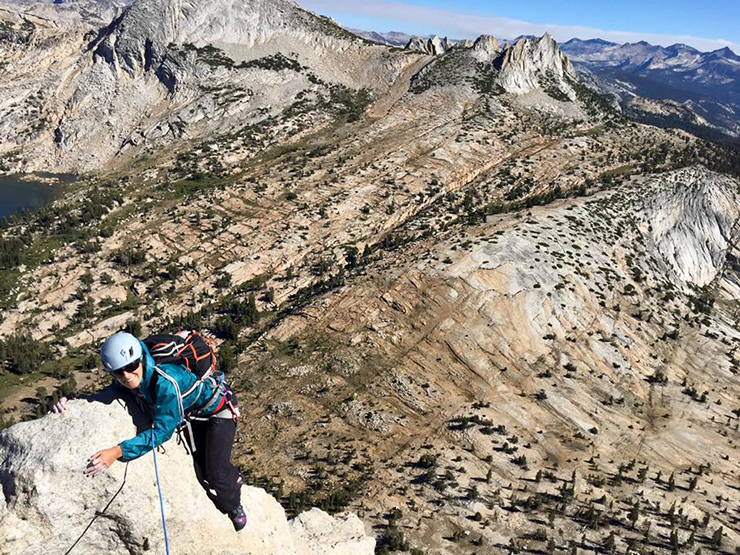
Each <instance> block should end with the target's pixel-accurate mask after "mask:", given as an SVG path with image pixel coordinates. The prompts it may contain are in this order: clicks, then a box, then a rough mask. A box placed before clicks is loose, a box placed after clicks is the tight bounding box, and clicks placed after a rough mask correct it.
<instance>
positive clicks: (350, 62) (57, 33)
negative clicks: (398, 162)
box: [0, 0, 414, 171]
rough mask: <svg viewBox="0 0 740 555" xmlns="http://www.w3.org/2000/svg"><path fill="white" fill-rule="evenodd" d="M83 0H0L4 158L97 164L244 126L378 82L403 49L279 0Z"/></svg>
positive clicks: (404, 59)
mask: <svg viewBox="0 0 740 555" xmlns="http://www.w3.org/2000/svg"><path fill="white" fill-rule="evenodd" d="M85 6H86V4H85V3H79V4H78V3H72V4H69V5H66V4H65V5H63V6H61V7H57V6H56V5H41V6H39V7H33V6H31V7H26V6H15V5H12V6H10V7H9V8H8V9H0V24H2V29H3V33H2V34H0V48H2V50H0V61H2V62H3V64H4V65H3V69H4V72H3V75H2V76H0V92H2V95H1V96H3V97H4V99H3V100H2V101H0V122H1V123H0V157H2V158H4V160H1V162H2V166H3V167H4V168H5V169H15V170H34V169H44V170H64V171H84V170H94V169H99V168H100V167H101V166H103V165H105V164H106V163H107V162H109V161H110V160H111V159H113V158H115V157H123V156H131V155H135V154H136V153H139V152H141V150H143V149H145V148H155V147H157V146H160V145H162V144H165V143H168V144H169V145H170V146H171V143H172V141H173V139H175V140H176V139H178V138H181V137H188V138H191V139H192V138H194V137H200V136H205V135H208V134H210V133H214V132H216V133H224V132H226V130H225V129H224V128H223V121H222V118H224V116H228V121H229V125H230V126H231V128H232V131H233V130H235V129H241V128H243V127H244V126H245V125H249V124H253V123H255V122H256V121H260V120H263V119H266V118H267V117H269V116H275V115H279V114H281V112H282V110H283V109H284V108H286V107H288V106H290V105H292V104H293V103H295V102H298V101H299V100H300V98H302V97H303V96H305V95H307V94H310V96H311V98H315V95H323V96H325V97H326V96H330V88H331V85H336V84H339V85H341V86H343V87H346V88H349V89H361V88H367V89H369V90H372V91H382V90H385V88H387V87H389V86H391V85H392V83H393V82H394V81H395V79H396V77H397V76H398V74H399V72H401V71H402V70H403V68H404V67H405V65H406V64H408V63H411V62H413V61H414V57H413V56H409V55H408V54H403V53H400V52H393V51H392V50H391V49H389V48H386V47H382V46H379V45H371V44H368V43H367V42H365V41H363V40H361V39H360V38H358V37H356V36H354V35H352V34H351V33H349V32H347V31H344V30H343V29H342V28H340V27H339V26H337V25H336V24H334V23H333V22H331V21H330V20H328V19H326V18H323V17H320V16H316V15H314V14H312V13H310V12H308V11H306V10H304V9H302V8H301V7H299V6H298V5H297V4H295V3H294V2H291V1H289V0H279V1H276V2H271V1H265V0H250V1H248V2H237V1H235V0H208V1H206V2H194V1H188V0H186V1H175V0H168V1H159V0H136V1H135V2H134V3H133V4H132V5H131V6H129V7H127V8H125V9H124V11H123V13H121V15H120V16H118V17H116V18H115V19H113V21H110V20H108V21H105V22H104V21H103V20H102V19H101V18H102V17H103V15H104V14H106V13H107V14H111V13H113V12H111V11H110V10H108V11H105V10H103V11H100V12H99V13H98V14H97V15H96V16H95V17H94V18H91V17H88V16H86V15H84V14H85V13H87V12H85V9H86V8H85ZM55 9H57V10H61V11H60V13H64V14H66V15H65V17H66V19H65V24H64V25H58V24H57V23H56V20H55V13H54V10H55ZM75 10H79V11H78V12H76V11H75ZM73 16H75V17H73ZM4 37H5V38H4ZM11 39H12V40H11ZM6 45H7V47H6ZM299 95H301V96H299ZM31 100H32V101H31Z"/></svg>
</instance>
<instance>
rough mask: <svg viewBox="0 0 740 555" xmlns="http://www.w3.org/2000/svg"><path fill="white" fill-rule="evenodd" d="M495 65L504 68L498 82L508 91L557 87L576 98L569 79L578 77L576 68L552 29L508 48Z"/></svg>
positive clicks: (571, 98)
mask: <svg viewBox="0 0 740 555" xmlns="http://www.w3.org/2000/svg"><path fill="white" fill-rule="evenodd" d="M496 65H497V66H498V67H499V68H500V71H501V73H500V75H499V83H500V84H501V86H502V87H503V88H504V89H505V90H506V91H507V92H512V93H520V94H521V93H526V92H529V91H531V90H534V89H537V88H545V89H546V90H547V89H558V90H560V91H561V92H562V93H563V94H564V95H565V96H567V97H568V98H569V99H570V100H573V99H575V92H574V91H573V88H572V86H571V85H570V83H569V80H570V81H576V80H577V77H576V72H575V70H574V69H573V66H572V65H571V63H570V61H569V60H568V58H567V57H566V56H565V54H563V53H562V52H561V51H560V49H559V48H558V45H557V43H556V42H555V40H554V39H553V38H552V37H551V36H550V34H549V33H545V34H544V35H543V36H542V37H541V38H539V39H525V40H520V41H518V42H517V43H516V44H515V45H514V46H511V47H508V48H505V49H504V51H503V52H502V54H501V57H500V58H499V59H498V60H497V61H496Z"/></svg>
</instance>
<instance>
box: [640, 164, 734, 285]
mask: <svg viewBox="0 0 740 555" xmlns="http://www.w3.org/2000/svg"><path fill="white" fill-rule="evenodd" d="M661 185H662V186H661V188H660V189H657V188H656V190H655V192H654V193H653V194H652V195H651V196H649V197H647V198H646V199H645V200H644V202H645V206H644V208H643V210H642V212H643V214H644V216H645V220H646V221H648V222H651V224H650V226H651V232H650V234H651V238H652V240H653V241H654V243H655V245H656V247H657V250H658V251H659V252H660V255H661V256H662V257H663V259H664V260H665V261H666V262H667V263H668V265H669V266H670V267H671V269H672V270H673V271H674V272H675V273H676V274H677V275H678V277H680V278H681V279H682V280H683V281H686V282H691V283H694V284H696V285H699V286H704V285H707V284H708V283H710V282H711V281H712V280H714V278H715V277H716V276H717V273H718V272H719V271H720V269H721V268H722V265H723V264H724V262H725V259H726V255H727V252H728V250H729V249H730V248H732V246H733V244H734V242H735V241H736V239H737V233H738V230H737V224H738V220H739V219H740V191H738V189H737V187H733V186H732V184H731V182H729V181H728V179H727V178H726V177H724V176H722V175H719V174H716V173H713V172H710V171H708V170H706V169H705V168H703V167H694V168H688V169H686V170H682V171H678V172H673V173H669V174H666V175H665V176H664V178H663V179H662V182H661Z"/></svg>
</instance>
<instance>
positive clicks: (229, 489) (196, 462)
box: [185, 408, 241, 513]
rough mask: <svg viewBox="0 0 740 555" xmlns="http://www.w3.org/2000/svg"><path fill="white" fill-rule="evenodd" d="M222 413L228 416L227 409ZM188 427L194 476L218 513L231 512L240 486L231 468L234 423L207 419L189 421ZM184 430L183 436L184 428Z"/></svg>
mask: <svg viewBox="0 0 740 555" xmlns="http://www.w3.org/2000/svg"><path fill="white" fill-rule="evenodd" d="M226 411H227V413H229V409H228V408H227V409H226ZM229 414H230V413H229ZM191 426H192V428H193V442H194V443H195V452H194V453H193V466H194V467H195V475H196V476H197V478H198V481H199V482H200V484H201V485H202V486H203V488H204V489H205V490H206V493H207V494H208V497H210V498H211V501H213V504H214V505H216V508H217V509H218V510H220V511H221V512H223V513H228V512H230V511H233V510H234V509H236V508H237V507H238V506H239V505H240V504H241V499H240V495H241V486H240V484H238V483H237V478H238V477H239V471H238V470H237V469H236V467H234V465H233V464H231V448H232V446H233V445H234V435H235V434H236V423H235V422H234V421H233V420H231V418H217V417H211V418H209V419H208V420H193V421H192V422H191ZM185 430H186V431H185V435H186V436H187V435H188V432H187V428H185ZM188 443H190V442H188ZM214 492H215V494H214Z"/></svg>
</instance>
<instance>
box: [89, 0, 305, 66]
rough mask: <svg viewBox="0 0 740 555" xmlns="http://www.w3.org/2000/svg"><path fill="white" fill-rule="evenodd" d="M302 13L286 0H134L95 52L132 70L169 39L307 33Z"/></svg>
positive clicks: (204, 41) (157, 57) (247, 40)
mask: <svg viewBox="0 0 740 555" xmlns="http://www.w3.org/2000/svg"><path fill="white" fill-rule="evenodd" d="M307 15H308V14H307V12H304V11H303V10H302V9H300V8H299V7H298V6H297V5H296V4H295V3H294V2H292V1H291V0H270V1H268V0H242V1H237V0H197V1H196V0H164V1H162V0H136V1H135V2H134V3H133V4H132V5H131V6H130V7H129V8H128V9H127V10H126V11H125V13H124V14H123V15H122V16H121V17H120V18H119V19H118V20H117V21H116V22H114V23H113V25H112V26H111V31H110V32H109V34H108V35H107V36H106V37H105V39H104V40H103V41H102V42H101V44H100V45H99V46H98V48H97V51H96V53H97V54H99V55H100V56H102V57H104V58H105V59H106V60H107V61H108V62H109V63H111V64H114V65H115V66H117V67H120V68H122V69H124V70H126V71H127V72H128V73H132V74H135V73H138V72H140V71H142V70H144V69H146V68H149V67H150V66H151V65H152V64H153V63H156V62H160V61H161V60H162V59H163V58H164V55H165V51H166V49H167V47H168V46H169V45H173V44H174V45H182V44H193V45H195V46H199V47H200V46H206V45H210V44H219V43H220V44H239V45H241V46H245V47H248V48H249V47H253V46H255V45H256V44H259V43H265V42H268V41H269V40H270V39H271V38H272V37H273V36H274V35H276V34H278V33H281V32H283V33H293V34H301V33H305V34H310V29H308V28H306V25H305V24H306V23H307V18H306V16H307Z"/></svg>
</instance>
